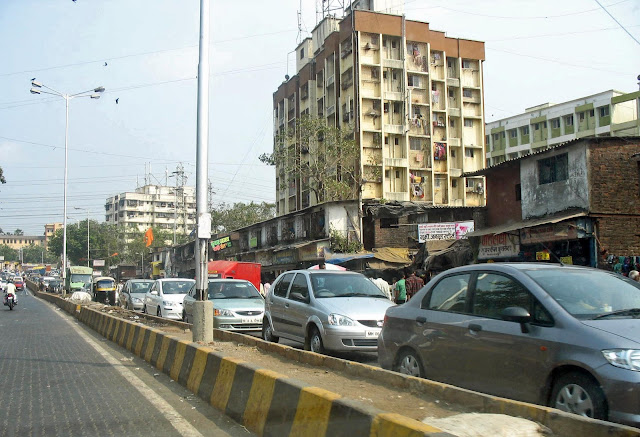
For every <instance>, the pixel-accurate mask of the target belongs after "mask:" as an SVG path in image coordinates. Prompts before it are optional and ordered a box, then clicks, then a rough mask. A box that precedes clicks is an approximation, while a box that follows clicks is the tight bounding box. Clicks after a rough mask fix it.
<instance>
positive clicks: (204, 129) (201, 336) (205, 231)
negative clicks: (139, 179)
mask: <svg viewBox="0 0 640 437" xmlns="http://www.w3.org/2000/svg"><path fill="white" fill-rule="evenodd" d="M196 142H197V144H196V216H197V224H196V227H197V235H196V241H195V243H196V244H197V248H196V250H195V253H196V302H195V303H194V305H193V341H202V342H212V341H213V302H211V301H209V300H204V299H205V296H206V295H207V294H208V293H207V290H208V281H207V273H208V272H207V255H208V254H207V245H208V243H209V239H210V238H211V216H210V215H209V208H208V205H207V181H208V160H209V157H208V152H209V150H208V148H209V0H200V45H199V54H198V122H197V136H196Z"/></svg>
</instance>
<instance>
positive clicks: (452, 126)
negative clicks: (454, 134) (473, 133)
mask: <svg viewBox="0 0 640 437" xmlns="http://www.w3.org/2000/svg"><path fill="white" fill-rule="evenodd" d="M465 121H466V120H465ZM449 127H451V128H455V127H456V121H455V120H454V119H453V118H451V117H449Z"/></svg>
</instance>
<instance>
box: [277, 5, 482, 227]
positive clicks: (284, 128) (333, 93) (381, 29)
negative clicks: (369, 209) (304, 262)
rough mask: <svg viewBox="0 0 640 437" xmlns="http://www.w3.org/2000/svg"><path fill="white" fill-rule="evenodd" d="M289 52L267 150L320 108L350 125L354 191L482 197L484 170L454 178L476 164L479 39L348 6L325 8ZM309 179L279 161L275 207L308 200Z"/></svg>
mask: <svg viewBox="0 0 640 437" xmlns="http://www.w3.org/2000/svg"><path fill="white" fill-rule="evenodd" d="M361 3H362V4H365V3H367V2H361ZM361 7H362V5H361ZM295 53H296V60H297V61H296V67H297V68H296V74H295V75H294V76H292V77H287V80H286V81H285V82H283V83H282V84H281V85H280V86H279V87H278V89H277V91H276V92H275V93H274V94H273V111H274V112H273V118H274V150H275V149H276V148H278V147H284V146H285V145H284V144H283V142H282V140H281V138H282V136H283V134H285V133H287V132H290V131H292V130H294V129H296V121H297V120H298V119H299V118H301V117H304V116H311V117H319V118H322V119H324V120H326V122H327V124H328V125H329V126H334V127H340V128H342V129H345V130H346V131H347V132H351V131H353V132H354V137H353V138H354V139H355V141H356V143H357V144H358V146H359V149H360V159H359V161H360V162H359V163H358V166H359V168H358V171H359V173H360V175H361V180H362V187H361V188H362V199H363V200H367V199H374V200H375V199H377V200H382V199H385V200H392V201H405V202H406V201H413V202H421V203H425V204H432V205H442V206H482V205H483V204H484V190H483V178H482V177H469V178H465V177H463V173H466V172H474V171H476V170H479V169H481V168H483V167H484V163H485V161H484V156H485V149H484V141H483V140H484V99H483V66H482V64H483V61H484V58H485V55H484V43H482V42H478V41H470V40H464V39H457V38H450V37H447V36H445V34H444V32H439V31H434V30H431V29H430V28H429V24H428V23H424V22H417V21H411V20H407V19H405V18H404V16H400V15H391V14H382V13H376V12H371V11H367V10H357V9H356V10H352V11H350V12H348V14H347V15H346V16H345V17H344V18H342V19H339V18H335V17H331V16H328V17H325V18H324V19H323V20H322V21H321V22H320V23H319V24H318V25H317V26H316V27H315V29H314V30H313V32H312V36H311V37H310V38H307V39H305V40H304V41H302V42H301V43H300V44H299V45H298V47H297V48H296V51H295ZM316 152H317V151H314V150H300V149H295V151H294V152H292V155H294V156H290V159H292V160H301V161H302V162H311V161H312V160H313V159H316V158H317V154H316ZM314 183H316V181H306V180H301V179H300V178H298V177H296V175H295V174H294V173H292V172H291V171H290V169H289V168H288V166H287V162H286V161H285V162H284V163H283V164H281V165H280V166H279V167H278V168H277V169H276V190H277V193H276V203H277V214H278V215H284V214H288V213H292V212H295V211H300V210H303V209H305V208H308V207H310V206H313V205H315V204H317V203H318V200H317V199H316V198H315V197H314V196H313V192H312V190H310V189H309V184H314Z"/></svg>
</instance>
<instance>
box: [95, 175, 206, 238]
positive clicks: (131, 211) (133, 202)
mask: <svg viewBox="0 0 640 437" xmlns="http://www.w3.org/2000/svg"><path fill="white" fill-rule="evenodd" d="M195 214H196V200H195V187H188V186H183V187H180V186H178V187H168V186H162V185H145V186H143V187H139V188H137V189H136V190H135V191H134V192H125V193H120V194H116V195H115V196H112V197H109V198H108V199H107V200H106V203H105V221H106V222H107V223H110V224H115V225H118V226H135V227H136V228H137V230H138V231H141V232H143V231H145V230H147V229H148V228H150V227H152V226H153V227H156V228H159V229H164V230H167V231H173V229H174V224H175V229H176V232H177V233H178V234H189V233H190V232H191V231H192V230H193V229H194V227H195V223H196V218H195Z"/></svg>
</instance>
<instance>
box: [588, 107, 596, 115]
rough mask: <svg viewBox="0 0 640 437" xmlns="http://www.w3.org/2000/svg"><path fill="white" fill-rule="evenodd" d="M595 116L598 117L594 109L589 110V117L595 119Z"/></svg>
mask: <svg viewBox="0 0 640 437" xmlns="http://www.w3.org/2000/svg"><path fill="white" fill-rule="evenodd" d="M595 115H596V113H595V111H594V110H593V109H590V110H589V117H593V116H595Z"/></svg>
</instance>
